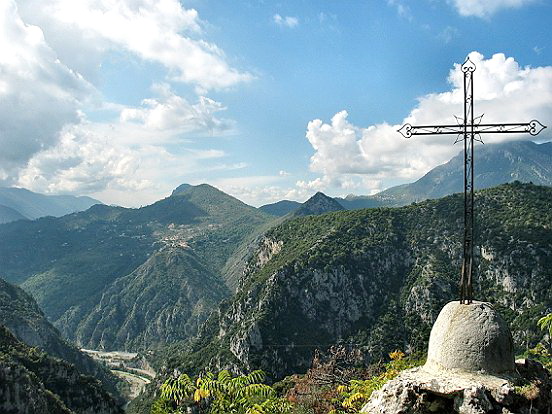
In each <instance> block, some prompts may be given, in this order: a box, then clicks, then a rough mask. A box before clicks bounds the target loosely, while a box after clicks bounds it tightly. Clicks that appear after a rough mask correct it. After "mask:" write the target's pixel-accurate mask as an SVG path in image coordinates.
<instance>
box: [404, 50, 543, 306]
mask: <svg viewBox="0 0 552 414" xmlns="http://www.w3.org/2000/svg"><path fill="white" fill-rule="evenodd" d="M474 71H475V64H474V63H473V62H472V61H471V60H470V59H469V57H468V58H467V59H466V61H465V62H464V63H463V64H462V72H463V73H464V119H463V120H460V119H459V118H458V117H456V121H457V124H456V125H410V124H404V125H403V126H402V127H401V128H400V129H399V132H400V133H401V134H402V135H403V136H404V137H405V138H410V137H412V136H413V135H457V136H458V137H457V139H456V142H458V141H459V140H460V139H462V138H461V137H463V140H464V251H463V256H462V274H461V278H460V303H465V304H469V303H471V302H472V299H473V290H472V275H473V248H474V243H473V241H474V240H473V237H474V211H473V189H474V187H473V178H474V169H473V144H474V141H475V140H476V139H477V138H476V136H479V139H477V140H478V141H481V137H480V136H481V134H520V133H528V134H531V135H538V134H539V133H540V132H541V131H542V130H543V129H544V128H546V127H545V126H544V125H542V124H541V123H540V122H539V121H536V120H533V121H530V122H526V123H503V124H482V123H481V118H482V116H479V117H477V118H474V115H473V72H474ZM460 121H462V122H461V123H460ZM481 142H483V141H481Z"/></svg>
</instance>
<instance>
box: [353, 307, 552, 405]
mask: <svg viewBox="0 0 552 414" xmlns="http://www.w3.org/2000/svg"><path fill="white" fill-rule="evenodd" d="M551 386H552V381H551V379H550V373H549V372H548V371H546V370H545V369H544V368H543V367H542V366H541V365H540V364H538V363H536V362H532V361H528V360H520V361H518V362H517V363H514V351H513V341H512V335H511V333H510V329H509V328H508V325H507V324H506V322H504V320H503V319H502V318H501V317H500V315H499V314H498V312H496V310H495V309H494V308H493V307H492V306H491V305H490V304H489V303H484V302H473V303H471V304H460V303H459V302H450V303H448V304H447V305H445V307H444V308H443V309H442V310H441V312H440V313H439V316H438V317H437V320H436V321H435V324H434V325H433V329H432V330H431V336H430V339H429V350H428V358H427V362H426V364H425V365H424V366H423V367H421V368H414V369H411V370H407V371H405V372H403V373H401V374H400V375H399V376H398V377H397V378H396V379H394V380H393V381H391V382H389V383H387V384H386V385H384V387H383V388H382V389H381V390H379V391H376V392H374V393H373V394H372V396H371V398H370V400H369V401H368V403H367V404H366V405H365V406H364V408H363V409H362V412H365V413H369V414H406V413H418V414H423V413H459V414H490V413H501V414H509V413H519V414H521V413H531V412H532V413H539V412H542V413H543V414H544V413H545V411H541V410H544V409H545V408H546V407H550V406H549V404H550V403H551V401H550V400H551V395H550V392H551Z"/></svg>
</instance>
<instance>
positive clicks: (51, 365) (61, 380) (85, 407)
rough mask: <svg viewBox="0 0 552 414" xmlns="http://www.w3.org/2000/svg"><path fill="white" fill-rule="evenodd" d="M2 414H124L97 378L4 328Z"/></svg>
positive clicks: (0, 335) (0, 330)
mask: <svg viewBox="0 0 552 414" xmlns="http://www.w3.org/2000/svg"><path fill="white" fill-rule="evenodd" d="M0 412H1V413H5V414H22V413H24V414H27V413H28V414H38V413H41V414H42V413H52V414H54V413H55V414H57V413H63V414H122V413H123V410H122V409H121V408H120V406H119V404H118V403H117V401H115V400H114V399H113V397H111V395H110V394H108V393H107V392H106V391H105V390H104V389H103V388H102V387H101V384H100V382H99V381H97V380H96V379H94V378H92V377H89V376H85V375H81V374H80V373H79V372H78V371H77V370H76V369H75V367H74V366H73V365H72V364H69V363H67V362H65V361H62V360H59V359H56V358H52V357H50V356H48V355H47V354H45V353H44V352H42V351H40V350H38V349H37V348H31V347H28V346H27V345H25V344H24V343H22V342H20V341H18V340H17V339H16V338H15V337H14V336H13V335H12V334H11V333H10V332H9V331H8V330H7V329H6V328H5V327H4V326H2V325H0Z"/></svg>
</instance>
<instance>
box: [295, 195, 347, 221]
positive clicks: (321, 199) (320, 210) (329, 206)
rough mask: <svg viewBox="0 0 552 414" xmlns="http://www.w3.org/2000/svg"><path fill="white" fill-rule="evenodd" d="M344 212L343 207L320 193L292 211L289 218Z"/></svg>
mask: <svg viewBox="0 0 552 414" xmlns="http://www.w3.org/2000/svg"><path fill="white" fill-rule="evenodd" d="M341 210H344V208H343V206H342V205H341V204H339V203H338V202H337V201H335V200H334V199H333V198H331V197H328V196H327V195H326V194H324V193H321V192H320V191H319V192H317V193H316V194H315V195H313V196H312V197H311V198H309V199H308V200H307V201H305V202H304V203H303V204H301V205H300V206H299V207H298V208H297V209H295V210H293V211H292V212H291V213H290V215H289V217H301V216H310V215H318V214H324V213H329V212H332V211H341Z"/></svg>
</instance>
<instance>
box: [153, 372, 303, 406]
mask: <svg viewBox="0 0 552 414" xmlns="http://www.w3.org/2000/svg"><path fill="white" fill-rule="evenodd" d="M264 379H265V374H264V373H263V372H262V371H253V372H252V373H250V374H248V375H239V376H236V377H234V376H233V375H232V374H231V373H230V372H228V371H226V370H223V371H220V372H219V373H218V374H216V375H215V374H213V373H210V372H209V373H207V374H206V375H203V376H198V377H197V378H195V379H192V378H191V377H190V376H189V375H187V374H181V375H179V376H178V377H173V378H169V379H167V380H166V381H165V382H164V383H163V385H161V388H160V391H161V396H160V397H159V398H158V399H157V400H156V401H155V403H154V404H153V407H152V414H172V413H183V412H187V411H189V410H190V409H191V410H192V411H194V408H195V409H196V410H197V411H199V412H202V413H208V414H223V413H224V414H287V413H291V410H292V406H291V404H290V403H289V402H288V401H286V400H284V399H282V398H278V396H277V394H276V391H275V390H274V389H273V388H272V387H271V386H269V385H267V384H264V383H263V381H264Z"/></svg>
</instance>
